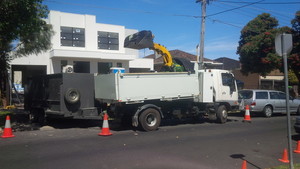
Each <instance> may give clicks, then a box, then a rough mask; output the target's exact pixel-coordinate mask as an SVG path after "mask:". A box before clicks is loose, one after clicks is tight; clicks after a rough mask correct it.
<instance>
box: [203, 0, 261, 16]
mask: <svg viewBox="0 0 300 169" xmlns="http://www.w3.org/2000/svg"><path fill="white" fill-rule="evenodd" d="M262 1H264V0H261V1H257V2H253V3H249V4H247V5H243V6H239V7H236V8H232V9H228V10H225V11H221V12H217V13H214V14H211V15H207V16H206V17H210V16H214V15H219V14H222V13H225V12H229V11H233V10H236V9H240V8H244V7H247V6H250V5H254V4H257V3H259V2H262Z"/></svg>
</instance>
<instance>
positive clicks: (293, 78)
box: [288, 70, 299, 85]
mask: <svg viewBox="0 0 300 169" xmlns="http://www.w3.org/2000/svg"><path fill="white" fill-rule="evenodd" d="M288 79H289V85H296V84H299V80H298V78H297V76H296V74H295V73H294V71H292V70H289V72H288Z"/></svg>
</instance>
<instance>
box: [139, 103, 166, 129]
mask: <svg viewBox="0 0 300 169" xmlns="http://www.w3.org/2000/svg"><path fill="white" fill-rule="evenodd" d="M160 122H161V117H160V113H159V111H157V110H156V109H153V108H148V109H146V110H144V111H143V112H142V113H141V114H140V116H139V123H140V125H141V126H140V127H141V128H142V129H143V130H145V131H153V130H156V129H157V128H158V127H159V125H160Z"/></svg>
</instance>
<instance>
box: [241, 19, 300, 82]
mask: <svg viewBox="0 0 300 169" xmlns="http://www.w3.org/2000/svg"><path fill="white" fill-rule="evenodd" d="M277 26H278V21H277V20H276V19H275V18H273V17H271V16H270V14H266V13H263V14H261V15H258V16H257V17H256V18H254V19H253V20H252V21H250V22H249V23H248V24H247V25H246V26H245V27H244V28H243V29H242V31H241V37H240V41H239V46H238V49H237V54H239V55H240V62H241V64H242V69H241V72H242V73H243V74H246V75H247V74H249V73H259V74H260V75H262V76H266V75H267V74H268V73H270V72H271V71H272V70H275V69H280V70H282V67H283V62H282V57H280V56H278V55H277V54H276V52H275V37H276V35H278V34H280V33H291V32H292V30H291V28H289V27H281V28H278V27H277ZM289 58H291V57H289ZM292 70H294V69H292ZM298 72H299V71H298Z"/></svg>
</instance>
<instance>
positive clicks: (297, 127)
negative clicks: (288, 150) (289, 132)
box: [294, 116, 300, 134]
mask: <svg viewBox="0 0 300 169" xmlns="http://www.w3.org/2000/svg"><path fill="white" fill-rule="evenodd" d="M294 129H295V131H296V133H299V134H300V116H297V117H296V122H295V124H294Z"/></svg>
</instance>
